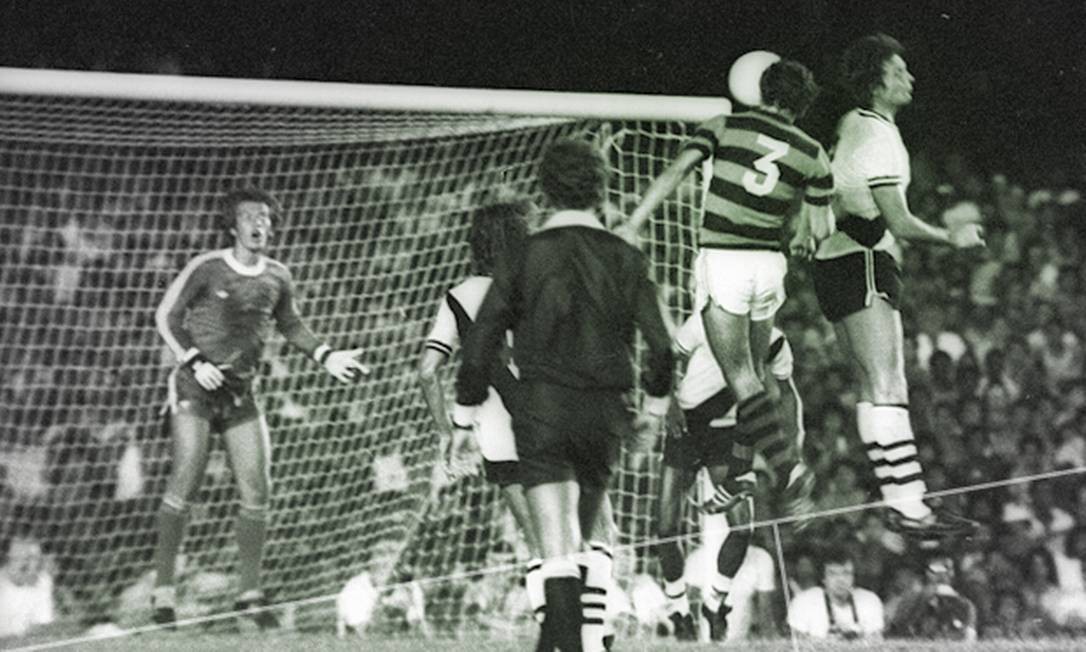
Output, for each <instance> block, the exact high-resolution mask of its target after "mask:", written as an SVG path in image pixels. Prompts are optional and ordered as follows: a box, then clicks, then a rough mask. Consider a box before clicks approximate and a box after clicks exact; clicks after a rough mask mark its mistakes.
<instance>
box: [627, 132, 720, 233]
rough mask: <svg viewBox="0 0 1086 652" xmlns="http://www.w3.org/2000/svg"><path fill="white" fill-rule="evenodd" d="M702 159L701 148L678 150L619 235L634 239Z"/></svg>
mask: <svg viewBox="0 0 1086 652" xmlns="http://www.w3.org/2000/svg"><path fill="white" fill-rule="evenodd" d="M704 160H705V154H704V153H703V152H702V151H701V150H698V149H684V150H683V151H682V152H680V153H679V156H678V157H676V159H675V160H674V161H672V162H671V164H670V165H668V166H667V169H666V170H664V172H663V174H661V175H660V176H659V177H657V178H656V179H655V180H654V181H653V182H652V185H650V186H649V189H648V190H646V191H645V196H644V197H642V198H641V203H640V204H638V205H637V208H635V209H634V210H633V212H632V213H631V214H630V219H629V220H628V221H627V222H626V223H625V224H623V225H622V227H621V231H620V233H621V235H622V236H623V237H624V238H626V239H627V240H628V241H634V240H636V238H637V234H638V233H640V232H641V227H642V226H644V224H645V222H646V221H648V219H649V218H650V217H651V216H652V214H653V213H654V212H655V211H656V209H657V207H659V206H660V204H662V203H663V201H664V200H665V199H667V197H668V196H669V195H670V194H671V193H673V192H674V191H675V189H676V188H678V187H679V184H680V183H682V181H683V179H685V178H686V175H688V174H690V172H691V171H692V170H693V169H694V168H695V167H696V166H698V165H700V164H701V162H702V161H704Z"/></svg>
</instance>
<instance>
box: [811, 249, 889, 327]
mask: <svg viewBox="0 0 1086 652" xmlns="http://www.w3.org/2000/svg"><path fill="white" fill-rule="evenodd" d="M814 289H815V296H817V297H818V306H819V308H821V309H822V314H823V315H825V316H826V319H828V320H829V321H831V322H838V321H841V320H842V319H844V318H845V317H848V316H849V315H851V314H852V313H854V312H859V311H860V310H863V309H864V308H866V307H868V306H870V305H871V302H873V301H875V299H876V298H878V297H881V298H883V299H885V300H886V301H888V302H889V303H890V305H891V306H893V307H894V309H895V310H897V309H900V306H901V292H902V284H901V268H900V267H898V264H897V261H896V260H894V257H893V256H891V255H890V254H888V253H886V252H885V251H873V250H870V249H869V250H867V251H858V252H856V253H852V254H846V255H844V256H841V257H839V258H827V259H825V260H819V259H816V260H815V261H814Z"/></svg>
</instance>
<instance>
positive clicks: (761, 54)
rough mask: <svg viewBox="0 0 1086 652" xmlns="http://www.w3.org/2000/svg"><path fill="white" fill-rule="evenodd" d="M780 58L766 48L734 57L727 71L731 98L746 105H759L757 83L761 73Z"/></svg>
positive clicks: (760, 96) (760, 97) (759, 96)
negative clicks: (733, 61)
mask: <svg viewBox="0 0 1086 652" xmlns="http://www.w3.org/2000/svg"><path fill="white" fill-rule="evenodd" d="M780 60H781V57H780V55H778V54H774V53H773V52H769V51H768V50H754V51H753V52H747V53H746V54H744V55H743V56H741V57H739V58H738V59H736V60H735V63H733V64H732V68H731V70H730V71H728V90H729V91H731V94H732V99H734V100H735V101H737V102H740V103H742V104H745V105H747V106H759V105H761V103H762V91H761V88H759V85H758V84H759V83H760V82H761V81H762V73H763V72H765V69H766V68H768V67H770V66H771V65H773V64H774V63H776V62H778V61H780Z"/></svg>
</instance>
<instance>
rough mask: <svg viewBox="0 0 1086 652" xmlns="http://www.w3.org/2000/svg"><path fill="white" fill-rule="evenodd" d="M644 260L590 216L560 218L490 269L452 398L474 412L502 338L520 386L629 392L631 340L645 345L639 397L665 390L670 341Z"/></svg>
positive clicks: (483, 395) (669, 371)
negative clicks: (637, 336)
mask: <svg viewBox="0 0 1086 652" xmlns="http://www.w3.org/2000/svg"><path fill="white" fill-rule="evenodd" d="M648 272H649V269H648V260H647V258H646V257H645V255H644V254H643V253H642V252H641V251H640V250H638V249H637V248H635V247H633V246H631V245H629V244H628V243H626V242H625V241H623V240H622V239H621V238H619V237H618V236H616V235H614V234H612V233H610V232H609V231H607V230H606V229H604V228H603V226H602V225H601V224H600V223H599V221H598V220H597V219H596V217H595V216H594V215H592V214H590V213H585V212H581V211H562V212H559V213H556V214H555V215H553V216H551V217H550V218H549V219H548V220H547V222H546V224H545V226H544V228H543V229H542V230H541V231H539V232H537V233H535V234H534V235H532V236H531V237H529V238H528V240H527V242H526V244H525V245H524V250H523V251H522V252H518V253H517V255H511V256H508V257H507V258H506V259H505V260H503V261H501V263H500V264H499V265H498V266H497V268H496V270H495V273H494V277H493V278H494V280H493V282H492V284H491V286H490V291H489V292H488V293H487V296H486V299H485V300H484V301H483V305H482V307H481V308H480V309H479V314H478V316H477V317H476V322H475V328H474V329H472V331H471V333H470V335H469V336H468V337H467V338H466V339H465V340H464V343H463V348H462V356H463V359H462V362H461V367H460V372H459V374H458V375H457V398H458V401H457V402H459V403H461V404H464V405H478V404H479V403H481V402H482V401H483V400H484V399H485V398H486V396H487V390H486V387H487V382H488V378H489V377H490V374H489V373H488V370H489V369H491V365H493V364H494V362H495V360H496V359H497V355H498V353H499V351H500V350H501V347H502V343H503V341H504V339H505V332H506V330H509V329H511V330H512V331H513V342H514V345H513V351H514V353H513V356H514V359H515V361H516V365H517V368H518V369H519V370H520V379H521V381H525V382H530V381H543V382H547V383H551V384H555V385H560V386H563V387H568V388H572V389H586V390H611V389H613V390H618V391H625V390H628V389H630V388H632V387H633V384H634V369H633V364H632V362H631V358H632V355H633V343H634V332H635V330H637V329H640V330H641V333H642V334H643V336H644V338H645V342H646V344H647V345H648V355H647V356H646V364H645V381H644V382H645V389H646V390H647V392H648V394H649V395H650V396H654V397H663V396H667V395H668V392H669V391H670V389H671V376H672V354H671V343H670V338H669V336H668V333H667V329H666V327H665V326H664V322H663V318H662V317H661V315H660V307H659V304H658V303H657V300H656V287H655V285H654V284H653V282H652V280H651V279H650V278H649V276H648Z"/></svg>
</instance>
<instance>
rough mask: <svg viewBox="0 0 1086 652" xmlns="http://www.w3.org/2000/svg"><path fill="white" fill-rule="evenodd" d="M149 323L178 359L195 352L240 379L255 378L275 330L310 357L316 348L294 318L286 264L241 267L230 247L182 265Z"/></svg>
mask: <svg viewBox="0 0 1086 652" xmlns="http://www.w3.org/2000/svg"><path fill="white" fill-rule="evenodd" d="M155 322H156V325H157V326H158V330H159V334H160V335H161V336H162V339H163V340H165V341H166V344H167V345H168V346H169V347H170V349H171V350H172V351H173V352H174V354H175V355H176V356H177V359H178V360H183V359H185V358H186V357H188V356H187V354H188V353H189V352H190V350H192V349H197V350H199V352H200V353H202V354H203V355H204V356H205V357H206V358H207V359H208V360H210V361H211V362H213V363H215V364H216V365H218V366H220V367H225V368H226V370H227V371H229V372H230V374H231V375H233V376H237V377H240V378H248V377H252V376H254V375H255V373H256V370H257V368H258V366H259V364H260V360H261V358H262V355H263V351H264V345H265V343H266V342H267V341H268V339H269V337H270V336H271V334H272V331H273V329H275V328H278V330H279V332H281V333H282V334H283V335H284V336H285V337H286V338H287V340H288V341H289V342H290V343H291V344H294V345H295V346H297V347H298V348H300V349H302V350H304V351H306V353H308V354H310V355H312V353H313V351H314V350H316V348H317V346H318V344H319V342H318V341H317V339H316V338H315V337H314V336H313V334H312V333H311V332H310V331H309V329H308V328H307V327H306V326H305V325H304V324H303V323H302V320H301V318H300V317H299V316H298V311H297V309H296V308H295V306H294V296H293V282H292V280H291V275H290V271H289V270H288V269H287V268H286V266H285V265H283V264H282V263H280V262H277V261H275V260H272V259H271V258H267V257H261V258H260V260H259V261H258V262H257V263H256V264H255V265H251V266H247V265H243V264H242V263H241V262H240V261H239V260H238V259H237V258H236V257H235V256H234V252H233V251H232V250H231V249H223V250H219V251H212V252H208V253H205V254H202V255H200V256H197V257H195V258H193V259H192V260H191V261H190V262H189V263H188V264H187V265H185V268H184V269H182V270H181V273H180V274H178V275H177V278H175V279H174V281H173V282H172V283H171V284H170V286H169V288H167V290H166V295H165V296H164V297H163V299H162V303H161V304H159V307H158V310H157V312H156V313H155Z"/></svg>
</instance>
